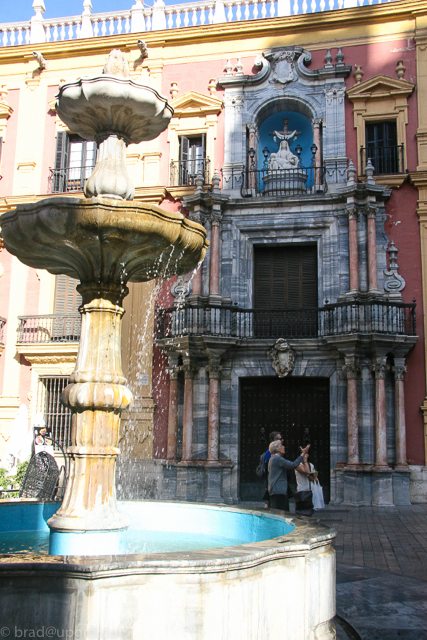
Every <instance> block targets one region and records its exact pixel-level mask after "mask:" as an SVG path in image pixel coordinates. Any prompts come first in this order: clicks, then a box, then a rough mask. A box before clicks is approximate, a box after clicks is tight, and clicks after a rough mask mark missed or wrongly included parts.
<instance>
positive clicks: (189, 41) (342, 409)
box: [0, 0, 427, 506]
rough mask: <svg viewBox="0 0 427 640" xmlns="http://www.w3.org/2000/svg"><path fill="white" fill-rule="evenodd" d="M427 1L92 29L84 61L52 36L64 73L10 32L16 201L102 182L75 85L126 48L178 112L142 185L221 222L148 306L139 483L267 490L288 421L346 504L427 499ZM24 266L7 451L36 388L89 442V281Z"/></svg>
mask: <svg viewBox="0 0 427 640" xmlns="http://www.w3.org/2000/svg"><path fill="white" fill-rule="evenodd" d="M251 6H252V5H251ZM40 15H41V13H40V12H39V16H40ZM218 15H220V14H219V13H218ZM425 15H427V3H425V2H424V1H421V0H418V1H417V2H415V3H409V2H405V1H404V0H400V1H398V2H395V3H389V4H387V5H380V4H379V5H373V6H367V7H354V8H351V9H342V10H338V9H337V10H335V11H328V12H323V13H321V12H319V13H313V14H304V15H301V14H296V15H287V16H281V15H280V11H279V15H276V16H275V17H269V18H268V17H266V18H259V19H252V20H249V21H248V20H247V21H244V20H243V19H242V21H241V23H239V29H237V28H236V27H237V26H238V25H237V24H236V22H230V21H228V22H227V21H225V20H224V21H223V23H222V24H221V23H220V22H221V21H220V20H219V18H218V20H217V21H216V23H215V22H212V23H211V24H207V25H204V26H203V25H200V26H197V25H196V24H195V23H193V24H194V26H187V27H180V28H178V27H177V26H176V24H175V25H174V24H172V26H171V28H163V29H160V30H155V29H154V27H153V29H152V30H151V31H148V30H147V31H145V32H144V33H143V34H141V32H142V31H143V29H140V31H138V30H137V29H136V28H135V29H134V30H132V31H131V32H129V33H123V34H116V35H110V36H106V35H104V36H96V35H93V31H92V32H91V33H88V32H87V33H86V35H87V36H88V37H86V38H81V39H80V40H79V39H75V40H72V41H71V42H70V43H69V44H70V50H71V52H72V55H71V57H70V60H71V61H70V60H69V59H67V52H64V50H63V45H61V43H60V42H50V41H45V42H43V43H42V44H40V45H38V47H39V48H40V52H39V53H41V54H42V58H43V60H44V61H45V62H46V61H47V65H46V66H45V68H43V69H42V68H41V66H40V65H41V62H40V57H39V58H37V59H36V58H34V60H36V62H34V61H33V59H32V58H31V55H30V53H31V50H32V48H33V47H34V46H35V45H33V46H30V45H29V44H19V45H9V46H6V47H4V48H0V63H1V66H0V76H1V77H0V85H1V87H2V94H1V97H2V102H1V104H0V107H1V110H0V132H1V134H2V140H3V144H2V157H1V174H2V176H3V180H2V181H1V182H0V205H1V211H5V210H8V209H11V208H13V206H15V205H16V204H17V203H19V202H28V201H34V200H35V199H39V198H40V197H44V194H45V193H46V191H47V187H48V185H49V191H50V192H51V193H52V194H63V193H71V192H72V193H73V195H75V194H80V195H81V191H82V187H83V184H84V180H85V178H87V175H86V174H87V171H89V169H90V168H91V166H92V164H93V159H94V154H95V152H96V150H95V149H94V147H93V145H92V146H91V143H88V142H86V141H84V140H80V139H78V137H77V136H75V135H74V133H73V132H72V131H68V130H67V129H66V128H65V127H64V125H63V124H62V123H61V122H60V120H59V119H58V118H57V117H56V113H55V109H54V102H55V101H54V95H55V93H56V91H57V88H58V85H59V84H60V83H61V82H63V81H64V80H66V81H68V80H74V79H75V78H76V77H77V76H78V75H90V73H91V71H92V70H95V69H98V68H100V67H102V66H103V59H104V58H105V55H106V53H108V51H109V50H110V49H112V48H114V47H117V48H121V49H122V50H124V51H125V52H126V54H127V56H128V58H129V63H130V68H131V74H132V77H134V78H135V79H136V80H138V81H140V82H143V83H147V84H150V85H151V86H153V87H154V88H156V89H157V90H158V91H159V92H160V93H162V94H163V95H169V96H170V100H171V104H172V106H173V107H174V110H175V111H174V117H173V118H172V120H171V123H170V126H169V129H168V131H167V132H165V133H164V134H162V136H160V138H159V139H158V140H156V141H153V142H150V143H142V144H141V145H138V146H136V145H131V146H129V147H128V151H127V166H128V171H129V174H130V175H131V177H132V178H133V180H134V182H135V184H136V198H137V199H141V200H144V201H146V202H153V203H156V204H161V206H164V207H166V208H168V209H172V210H181V211H182V212H184V213H185V215H188V216H189V217H190V218H192V219H194V220H197V221H199V222H201V223H202V224H204V225H205V226H206V228H207V230H208V235H209V238H210V243H211V244H210V250H209V252H208V255H207V258H206V259H205V261H204V263H203V264H202V265H201V266H200V268H199V269H198V270H197V271H196V272H195V273H193V274H189V275H188V277H185V278H179V279H173V280H172V281H167V282H165V283H161V282H158V283H156V284H152V285H143V286H141V285H138V286H134V287H132V288H131V292H130V295H129V297H128V298H127V299H126V301H125V307H126V311H127V314H126V316H125V318H126V328H125V331H124V340H123V349H122V352H123V360H124V365H125V369H126V373H127V375H128V377H129V380H130V385H131V387H132V390H133V392H134V396H135V405H134V408H133V409H132V410H131V412H129V415H128V416H127V417H126V418H125V419H124V420H123V424H122V448H123V449H124V452H125V455H124V456H123V458H122V461H121V462H120V465H119V469H118V489H119V493H120V494H121V495H122V496H124V497H149V498H160V499H181V500H205V501H211V502H226V503H235V502H238V501H239V500H242V499H243V500H255V499H260V497H261V495H262V491H263V487H262V484H261V485H260V484H259V482H258V481H257V478H256V475H255V468H256V466H257V462H258V459H259V455H260V453H261V452H262V451H263V450H265V448H266V445H267V439H268V433H269V432H270V431H273V430H278V431H281V432H282V433H283V434H284V437H285V445H286V449H287V456H289V457H291V458H295V457H296V456H297V455H298V452H299V446H300V445H305V444H307V443H310V444H311V460H312V461H313V462H314V464H315V465H316V467H318V469H319V472H320V478H321V483H322V485H323V487H324V492H325V497H326V499H327V500H329V501H331V502H333V503H334V504H347V505H363V504H374V505H381V506H390V505H393V504H409V503H410V501H413V502H417V501H423V500H427V489H426V485H425V461H426V458H425V455H426V453H425V426H424V425H425V419H424V415H425V414H426V406H427V405H426V401H425V398H426V382H425V345H424V333H425V331H424V324H423V319H422V318H423V313H422V311H423V304H424V300H425V299H427V298H426V296H425V295H424V296H423V291H424V287H425V286H426V285H425V282H426V281H427V278H424V279H423V277H422V274H423V269H427V265H426V264H425V263H424V262H423V260H424V253H423V251H422V247H424V246H425V242H426V240H425V211H424V210H425V208H426V204H425V202H427V200H426V195H425V184H426V183H425V175H426V174H425V169H426V167H425V166H424V165H425V162H426V161H427V158H426V156H425V139H426V135H427V133H426V131H427V128H426V127H425V124H424V118H425V115H424V114H423V109H422V99H423V97H425V96H426V94H427V84H426V83H425V79H424V76H423V72H422V68H423V63H424V57H425V38H426V34H427V24H425V17H424V16H425ZM240 17H241V18H242V16H240ZM252 17H253V16H252ZM153 20H154V18H153ZM319 21H320V22H321V23H322V32H321V33H319ZM82 24H83V23H82ZM92 24H94V22H93V21H92ZM129 24H130V23H129ZM135 24H136V23H135ZM367 24H369V29H368V27H367V26H366V25H367ZM86 26H87V25H86ZM139 26H140V27H141V24H140V25H139ZM145 26H146V25H145ZM161 26H163V27H167V26H168V25H167V24H165V25H161ZM240 27H241V28H240ZM82 30H83V27H82ZM45 33H47V31H45ZM82 33H83V31H82ZM113 33H114V30H113ZM138 33H139V35H138ZM91 34H92V35H91ZM142 35H143V37H144V46H142V45H141V40H138V38H139V37H142ZM90 36H91V37H90ZM45 40H46V37H45ZM225 51H226V52H227V53H226V54H225V53H224V52H225ZM147 53H148V56H147V55H146V54H147ZM68 55H69V52H68ZM37 65H38V66H37ZM33 67H34V68H33ZM2 114H3V115H2ZM30 114H32V117H31V118H30ZM420 219H421V234H420V222H419V221H420ZM397 256H399V257H398V258H397ZM0 260H1V262H2V264H3V268H4V273H3V276H2V277H1V278H0V288H1V291H2V299H1V302H0V304H1V306H0V315H2V316H4V322H3V324H4V329H3V331H4V335H5V337H4V339H3V341H2V343H3V344H4V345H5V348H4V350H3V353H2V354H1V356H0V376H1V377H0V385H1V389H0V391H1V396H0V420H1V421H2V423H1V424H2V426H1V434H2V436H3V439H4V443H3V448H4V450H5V451H6V450H7V440H8V437H9V436H10V432H11V429H12V425H13V418H14V415H15V413H16V410H17V409H18V407H19V406H20V404H22V403H26V404H27V405H28V407H29V411H30V420H31V419H32V418H34V415H35V413H36V412H37V411H40V412H42V413H44V414H45V415H46V418H47V419H48V420H49V419H50V420H51V421H52V424H53V425H54V427H55V428H56V429H57V431H56V432H55V433H57V435H58V436H60V437H63V438H64V439H65V440H66V431H67V422H66V421H67V416H66V415H65V416H64V415H63V412H62V409H61V407H60V402H59V398H60V391H61V390H62V388H63V386H64V384H66V379H67V375H69V373H70V372H71V370H72V367H73V363H74V360H75V355H76V350H77V342H76V340H77V338H78V335H79V320H78V313H77V307H78V304H79V299H78V294H77V293H76V290H75V283H73V282H71V281H70V280H69V279H68V280H67V279H64V278H62V279H61V278H60V277H57V278H55V277H54V276H50V275H49V274H45V273H36V272H34V271H32V270H31V269H28V268H27V267H24V266H22V265H19V263H18V262H16V261H15V259H12V257H11V256H9V255H8V254H7V252H6V250H5V249H3V251H2V253H1V254H0ZM16 292H19V295H18V296H17V295H15V294H16ZM154 301H155V302H156V309H155V311H154V309H153V303H154ZM43 314H44V315H43ZM153 327H154V332H153V338H154V340H153V339H152V328H153ZM17 329H19V331H18V338H17V339H15V331H16V330H17ZM52 407H53V408H52ZM55 407H56V409H55ZM55 425H56V426H55ZM65 440H64V442H65ZM65 444H66V442H65Z"/></svg>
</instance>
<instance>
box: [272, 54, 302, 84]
mask: <svg viewBox="0 0 427 640" xmlns="http://www.w3.org/2000/svg"><path fill="white" fill-rule="evenodd" d="M266 57H267V58H268V59H269V60H270V63H271V77H270V82H275V83H278V84H283V85H285V84H288V82H293V80H296V79H297V74H296V71H295V58H296V52H295V51H275V52H273V53H271V54H270V55H266Z"/></svg>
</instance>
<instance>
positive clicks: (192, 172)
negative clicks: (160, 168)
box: [170, 158, 210, 187]
mask: <svg viewBox="0 0 427 640" xmlns="http://www.w3.org/2000/svg"><path fill="white" fill-rule="evenodd" d="M209 166H210V161H209V158H199V159H198V160H172V162H171V165H170V184H171V187H187V186H194V185H195V184H196V178H197V175H198V174H200V175H201V176H203V184H210V173H209Z"/></svg>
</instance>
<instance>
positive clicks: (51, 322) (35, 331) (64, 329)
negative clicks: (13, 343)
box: [17, 314, 81, 344]
mask: <svg viewBox="0 0 427 640" xmlns="http://www.w3.org/2000/svg"><path fill="white" fill-rule="evenodd" d="M18 319H19V326H18V337H17V342H18V344H41V343H43V344H46V343H52V342H78V341H79V338H80V332H81V316H80V315H66V314H56V315H45V316H21V317H20V318H18Z"/></svg>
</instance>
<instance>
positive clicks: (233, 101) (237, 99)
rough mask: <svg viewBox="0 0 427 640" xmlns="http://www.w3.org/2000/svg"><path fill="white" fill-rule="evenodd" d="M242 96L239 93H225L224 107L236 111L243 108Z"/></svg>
mask: <svg viewBox="0 0 427 640" xmlns="http://www.w3.org/2000/svg"><path fill="white" fill-rule="evenodd" d="M243 102H244V98H243V95H242V94H240V93H235V94H231V95H228V96H227V95H226V96H225V97H224V105H225V107H226V108H229V109H230V108H231V109H236V110H237V111H241V110H242V108H243Z"/></svg>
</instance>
